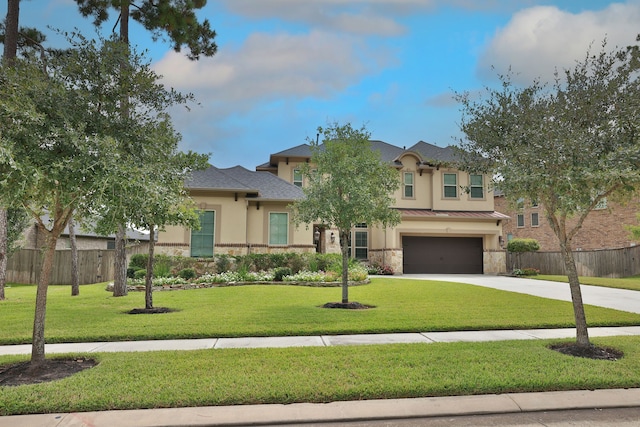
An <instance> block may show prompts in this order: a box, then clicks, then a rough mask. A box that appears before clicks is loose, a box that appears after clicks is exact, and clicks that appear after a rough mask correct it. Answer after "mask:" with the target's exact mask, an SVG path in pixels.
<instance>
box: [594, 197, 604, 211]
mask: <svg viewBox="0 0 640 427" xmlns="http://www.w3.org/2000/svg"><path fill="white" fill-rule="evenodd" d="M602 209H607V198H606V197H603V198H602V199H600V200H599V201H598V203H597V204H596V205H595V206H594V207H593V210H596V211H599V210H602Z"/></svg>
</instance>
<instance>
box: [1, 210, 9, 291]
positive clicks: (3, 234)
mask: <svg viewBox="0 0 640 427" xmlns="http://www.w3.org/2000/svg"><path fill="white" fill-rule="evenodd" d="M7 227H8V224H7V210H6V209H0V301H2V300H4V298H5V296H4V288H5V285H6V284H7V262H8V258H9V256H8V253H7V249H8V248H7V237H8V234H9V233H8V232H7V231H8V229H7Z"/></svg>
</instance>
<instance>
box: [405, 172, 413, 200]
mask: <svg viewBox="0 0 640 427" xmlns="http://www.w3.org/2000/svg"><path fill="white" fill-rule="evenodd" d="M404 197H405V198H407V199H413V172H405V173H404Z"/></svg>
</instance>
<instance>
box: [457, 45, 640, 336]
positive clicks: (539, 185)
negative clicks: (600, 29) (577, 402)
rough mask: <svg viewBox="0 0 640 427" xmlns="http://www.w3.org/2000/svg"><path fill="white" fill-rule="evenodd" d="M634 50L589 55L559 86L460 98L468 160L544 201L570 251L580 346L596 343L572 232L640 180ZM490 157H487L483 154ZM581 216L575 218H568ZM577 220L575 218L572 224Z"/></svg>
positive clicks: (559, 77) (507, 187)
mask: <svg viewBox="0 0 640 427" xmlns="http://www.w3.org/2000/svg"><path fill="white" fill-rule="evenodd" d="M639 68H640V67H639V62H638V54H637V48H628V49H621V50H616V51H615V52H613V53H611V52H607V50H606V43H604V44H603V46H602V50H601V52H600V53H599V54H598V55H593V54H591V53H590V52H589V53H587V55H586V56H585V58H584V59H583V60H582V61H579V62H577V63H576V65H575V66H574V68H572V69H567V70H565V71H564V72H563V73H560V72H556V78H555V81H554V82H553V83H550V84H546V85H545V84H541V83H540V82H539V81H534V82H533V83H532V84H531V85H530V86H528V87H518V86H516V85H515V84H514V83H513V82H512V81H511V80H510V78H509V76H501V80H502V87H501V88H500V89H487V95H486V96H485V97H484V98H483V99H480V100H472V98H471V97H470V96H469V95H468V94H460V95H458V99H459V101H460V102H461V104H462V111H463V119H462V125H461V128H462V131H463V132H464V134H465V136H466V139H465V140H463V141H461V144H460V146H461V148H462V150H464V152H463V153H462V155H463V157H465V159H466V166H467V168H469V169H471V170H480V171H483V172H487V173H493V174H494V175H493V176H495V177H496V181H497V182H496V185H497V186H498V187H499V188H500V189H501V190H502V191H504V193H505V194H506V195H507V197H509V198H511V199H513V200H516V199H519V198H528V199H530V200H537V201H540V202H542V204H543V206H544V210H545V215H546V217H547V220H548V221H549V224H551V228H552V229H553V231H554V233H555V235H556V237H557V238H558V242H559V245H560V249H561V252H562V256H563V258H564V264H565V266H566V269H567V273H568V274H567V275H568V278H569V287H570V289H571V299H572V301H573V310H574V317H575V322H576V344H577V345H578V346H582V347H588V346H590V341H589V335H588V331H587V320H586V316H585V312H584V306H583V302H582V294H581V290H580V283H579V280H578V274H577V270H576V264H575V260H574V258H573V253H572V245H571V242H572V239H573V238H574V236H575V235H576V233H577V232H578V230H579V229H580V227H581V226H582V223H583V222H584V220H585V218H586V217H587V215H588V214H589V212H590V211H591V210H593V209H594V208H595V207H596V205H597V204H598V203H599V202H600V201H601V200H602V199H604V198H606V197H626V196H628V195H629V193H630V192H631V191H633V190H634V188H638V186H639V185H640V128H639V127H640V109H639V108H638V99H640V79H639V78H638V75H639V74H638V70H639ZM480 159H483V160H480ZM569 218H574V221H570V222H568V221H567V219H569ZM572 224H573V225H572Z"/></svg>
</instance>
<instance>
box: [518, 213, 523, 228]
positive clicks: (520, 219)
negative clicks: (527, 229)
mask: <svg viewBox="0 0 640 427" xmlns="http://www.w3.org/2000/svg"><path fill="white" fill-rule="evenodd" d="M516 226H517V227H518V228H522V227H524V214H523V213H519V214H518V216H517V217H516Z"/></svg>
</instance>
